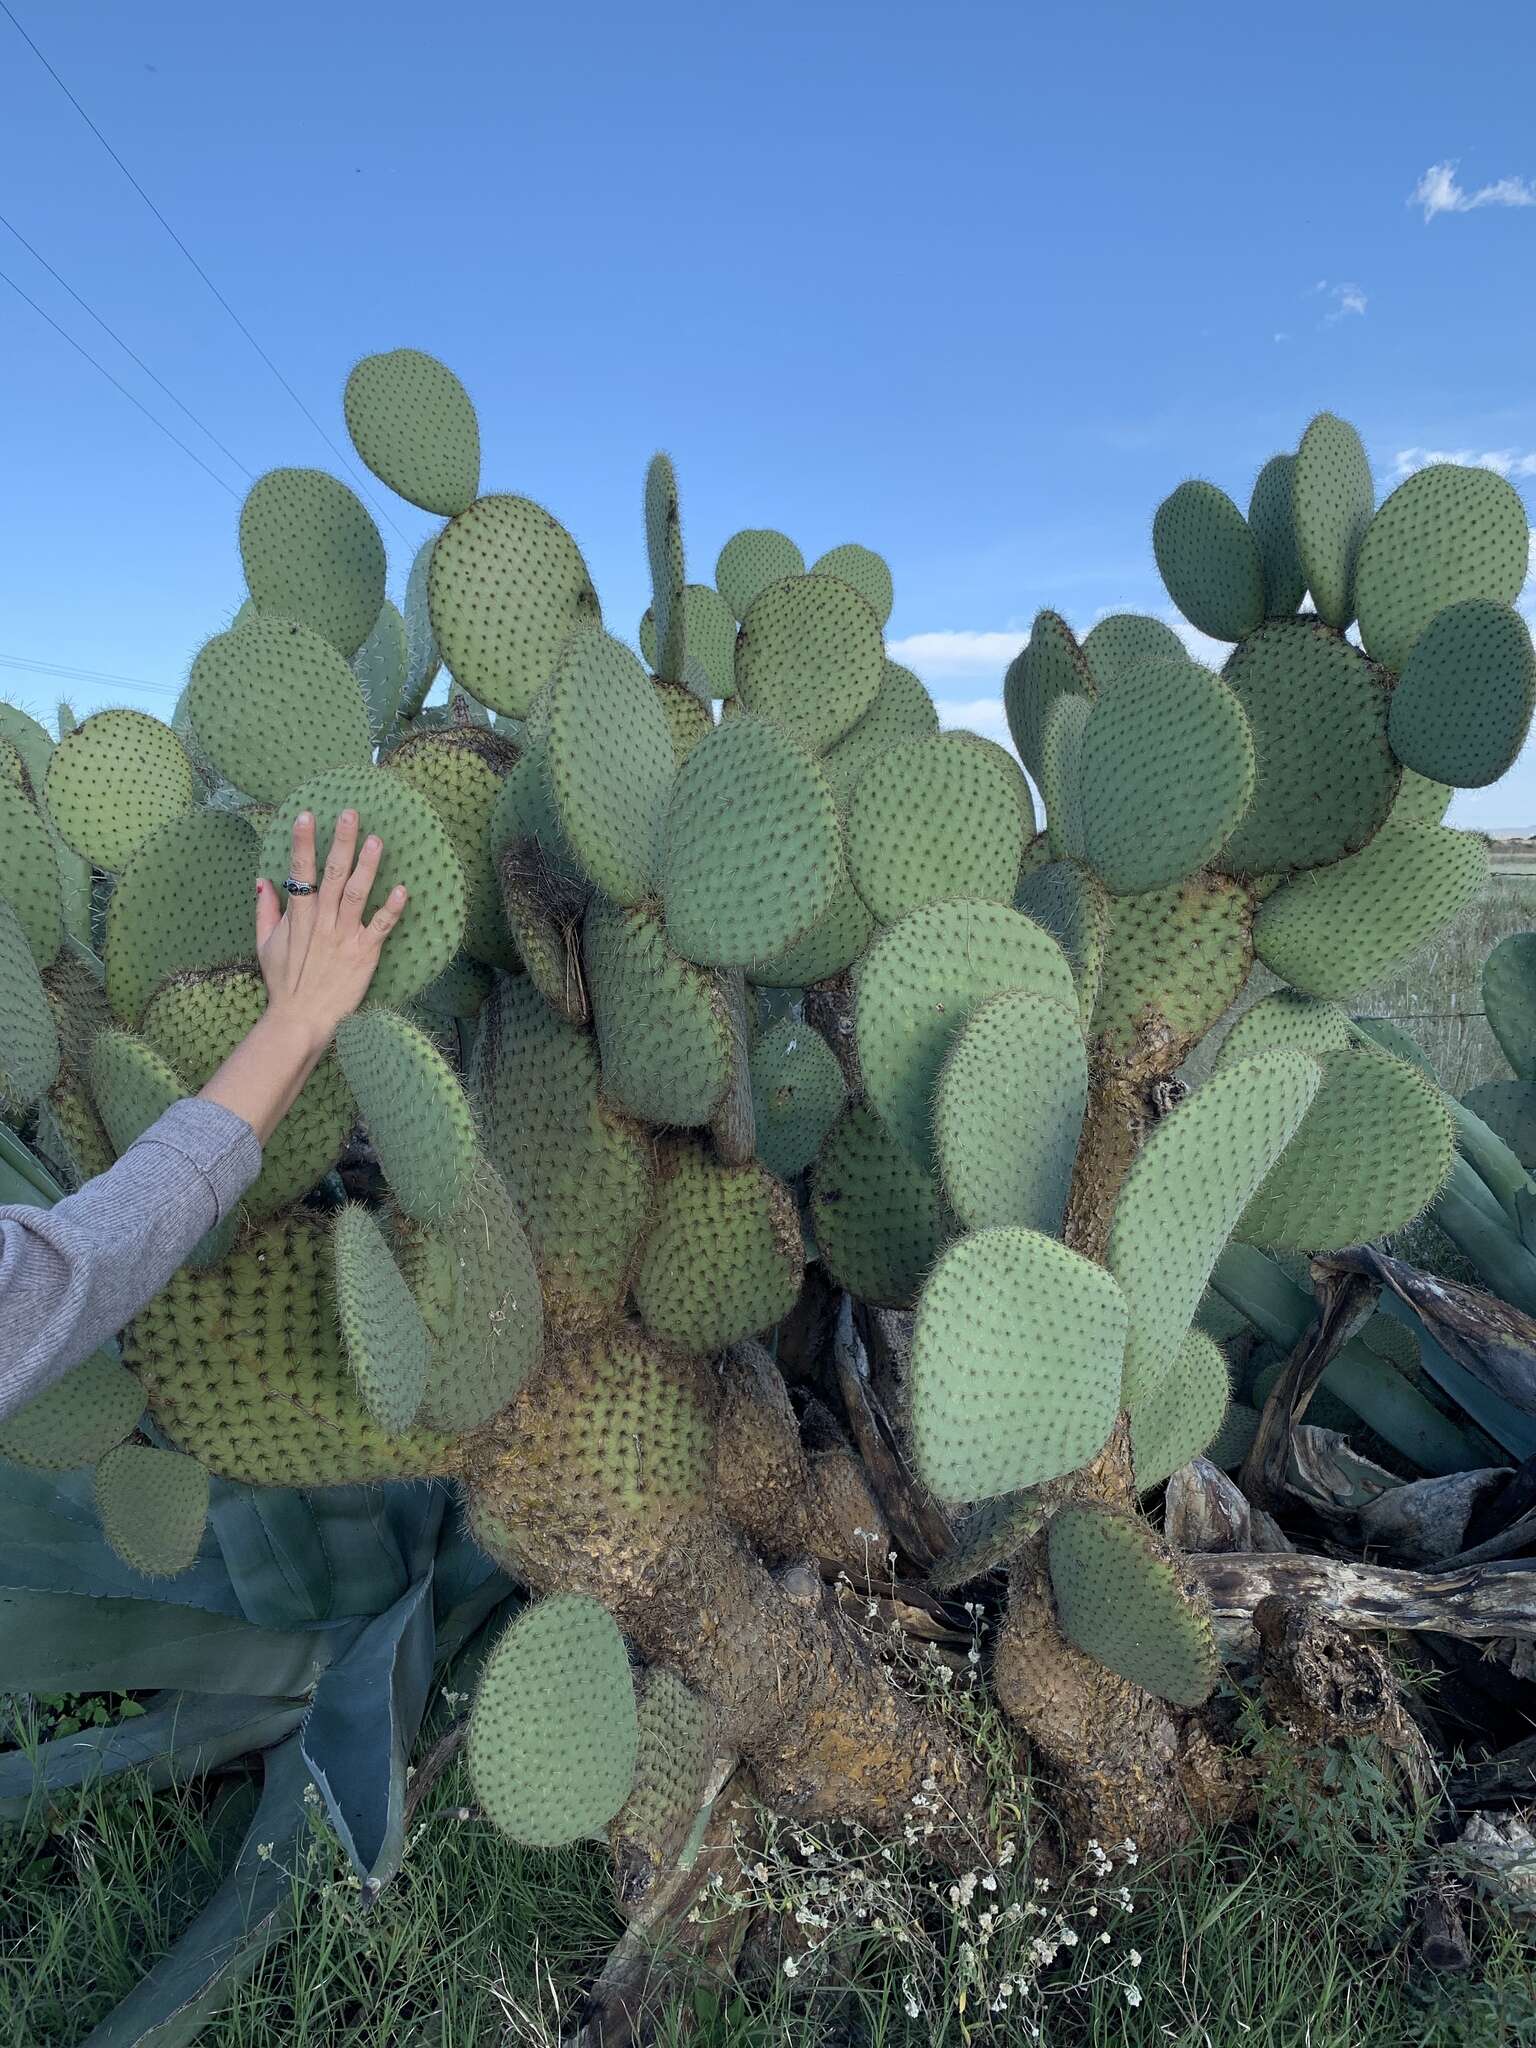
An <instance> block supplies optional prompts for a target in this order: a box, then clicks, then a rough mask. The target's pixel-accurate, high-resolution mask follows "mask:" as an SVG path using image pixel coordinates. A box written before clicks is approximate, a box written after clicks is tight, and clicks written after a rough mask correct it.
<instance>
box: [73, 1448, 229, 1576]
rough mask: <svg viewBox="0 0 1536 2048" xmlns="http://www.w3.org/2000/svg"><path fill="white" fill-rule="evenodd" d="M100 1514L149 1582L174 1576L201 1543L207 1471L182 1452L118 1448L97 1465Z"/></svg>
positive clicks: (121, 1551)
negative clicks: (153, 1579)
mask: <svg viewBox="0 0 1536 2048" xmlns="http://www.w3.org/2000/svg"><path fill="white" fill-rule="evenodd" d="M96 1511H97V1513H98V1514H99V1515H100V1516H101V1527H102V1533H103V1535H104V1536H105V1537H106V1539H107V1541H108V1543H110V1544H111V1546H112V1548H113V1549H114V1550H115V1551H116V1552H117V1554H118V1556H119V1557H120V1558H122V1560H123V1562H124V1563H125V1564H130V1565H132V1566H133V1568H134V1570H135V1571H136V1572H143V1573H144V1574H145V1576H146V1577H148V1578H163V1579H168V1578H174V1577H175V1575H176V1573H177V1572H183V1571H185V1570H186V1568H187V1566H188V1565H189V1564H191V1562H192V1560H193V1559H194V1558H195V1557H196V1556H197V1552H198V1546H199V1545H200V1544H201V1543H202V1540H203V1526H204V1524H205V1523H206V1522H207V1520H208V1474H207V1471H206V1470H205V1469H204V1467H203V1466H201V1465H200V1464H198V1462H197V1460H196V1459H195V1458H188V1457H185V1456H184V1455H183V1454H182V1453H181V1452H180V1451H157V1450H154V1449H153V1448H152V1447H151V1446H150V1445H148V1444H117V1445H116V1446H115V1447H114V1448H113V1449H112V1450H110V1451H108V1452H107V1453H106V1455H105V1456H104V1457H103V1458H102V1459H101V1460H100V1462H99V1463H98V1465H97V1467H96Z"/></svg>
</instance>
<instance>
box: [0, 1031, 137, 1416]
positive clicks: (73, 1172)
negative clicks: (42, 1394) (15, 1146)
mask: <svg viewBox="0 0 1536 2048" xmlns="http://www.w3.org/2000/svg"><path fill="white" fill-rule="evenodd" d="M37 1149H38V1151H39V1152H40V1153H42V1154H43V1156H44V1157H45V1159H46V1160H47V1161H48V1164H49V1165H50V1166H51V1167H52V1168H53V1170H54V1173H55V1175H56V1176H57V1178H58V1179H59V1180H60V1181H62V1182H63V1184H64V1185H65V1186H66V1187H71V1188H78V1187H82V1186H84V1184H85V1182H86V1181H88V1180H94V1179H95V1177H96V1175H97V1174H98V1173H105V1172H106V1170H107V1168H108V1167H109V1166H110V1165H111V1164H112V1161H113V1159H114V1157H115V1156H116V1155H115V1154H114V1153H113V1150H112V1141H111V1139H110V1138H109V1137H108V1136H107V1134H106V1131H105V1129H104V1128H103V1126H102V1122H101V1119H100V1117H98V1116H97V1114H96V1110H95V1107H94V1105H93V1104H92V1102H91V1099H90V1097H89V1095H87V1093H86V1090H85V1084H84V1083H83V1082H82V1081H81V1080H80V1079H79V1078H78V1076H77V1075H75V1074H74V1073H72V1072H69V1071H66V1072H65V1073H63V1074H62V1075H61V1076H60V1078H59V1079H58V1080H57V1081H56V1082H55V1083H54V1085H53V1087H52V1089H51V1090H50V1091H49V1094H48V1097H47V1099H46V1101H44V1102H42V1103H40V1104H39V1105H38V1113H37ZM0 1455H3V1453H0Z"/></svg>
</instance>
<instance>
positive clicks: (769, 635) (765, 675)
mask: <svg viewBox="0 0 1536 2048" xmlns="http://www.w3.org/2000/svg"><path fill="white" fill-rule="evenodd" d="M884 672H885V649H884V647H883V645H882V643H881V639H880V627H879V623H878V621H877V620H876V619H875V618H874V617H873V615H872V614H871V612H870V609H869V606H868V605H867V604H866V603H865V601H864V599H863V598H862V597H860V596H859V595H858V593H857V592H856V591H855V590H853V589H852V588H851V587H850V586H849V585H848V584H846V583H844V582H842V581H841V580H840V579H839V578H837V577H835V576H797V577H794V578H793V579H792V580H791V581H789V582H787V583H775V584H773V585H771V586H770V587H769V588H768V589H767V590H765V591H764V592H763V593H762V595H761V596H760V597H758V598H757V599H756V600H755V601H754V603H753V604H752V606H751V608H750V610H749V611H748V612H747V615H746V617H745V618H744V619H743V620H742V622H741V632H740V633H739V635H738V636H737V640H736V689H737V692H738V694H739V696H740V698H741V701H742V703H743V704H744V705H745V707H746V709H747V710H748V711H749V712H752V713H754V714H755V715H756V716H757V717H759V718H767V719H771V720H772V721H773V722H774V724H775V725H777V726H779V727H780V728H781V729H782V730H783V731H784V732H786V733H787V734H788V735H789V737H790V738H791V739H792V740H794V741H795V743H796V745H797V746H799V747H802V748H803V749H804V750H805V752H806V753H808V754H820V753H822V752H823V751H824V750H825V749H826V748H827V747H830V746H832V745H834V744H835V743H836V742H837V741H838V740H840V739H841V738H842V737H843V735H844V734H845V733H846V732H848V731H849V730H850V728H851V727H853V726H855V725H856V724H857V723H858V721H859V720H860V719H861V718H862V717H863V716H864V714H865V712H866V711H868V710H869V708H870V706H871V705H872V704H873V703H874V701H875V698H876V696H877V695H878V693H879V689H880V684H881V680H882V678H883V676H884Z"/></svg>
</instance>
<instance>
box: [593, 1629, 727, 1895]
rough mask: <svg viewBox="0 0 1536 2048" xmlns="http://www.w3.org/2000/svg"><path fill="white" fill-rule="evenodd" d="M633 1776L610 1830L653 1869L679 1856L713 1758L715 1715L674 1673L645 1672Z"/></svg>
mask: <svg viewBox="0 0 1536 2048" xmlns="http://www.w3.org/2000/svg"><path fill="white" fill-rule="evenodd" d="M637 1721H638V1734H639V1746H638V1748H637V1750H636V1754H635V1777H634V1784H633V1786H632V1788H631V1790H630V1794H629V1797H628V1799H627V1800H626V1801H625V1803H624V1810H623V1812H622V1813H621V1814H620V1815H619V1818H618V1821H617V1823H616V1828H615V1832H616V1834H617V1835H618V1837H619V1838H620V1839H621V1840H622V1841H625V1842H633V1843H635V1844H636V1845H637V1846H638V1847H639V1848H640V1850H641V1852H642V1854H643V1855H644V1856H645V1859H646V1862H647V1863H648V1864H649V1865H650V1866H651V1867H653V1868H658V1869H665V1868H669V1867H670V1866H671V1864H672V1863H673V1862H674V1861H675V1860H676V1858H677V1857H678V1855H679V1854H680V1853H681V1852H682V1850H683V1848H684V1846H685V1844H686V1842H687V1839H688V1834H689V1831H690V1830H691V1828H692V1826H693V1823H694V1819H695V1817H696V1816H697V1814H698V1810H699V1806H700V1804H701V1802H702V1799H703V1796H704V1787H705V1780H706V1778H707V1776H708V1772H709V1766H710V1763H711V1760H712V1757H713V1735H714V1714H713V1712H712V1710H711V1708H710V1706H709V1704H708V1702H707V1701H705V1700H702V1699H700V1697H699V1695H698V1694H697V1693H696V1692H690V1690H689V1689H688V1687H687V1686H686V1685H684V1683H683V1681H682V1680H681V1679H680V1678H679V1677H677V1676H676V1674H675V1673H673V1672H671V1671H668V1670H667V1669H666V1668H665V1667H664V1666H655V1667H653V1668H652V1669H651V1670H650V1671H648V1672H647V1673H646V1677H645V1684H644V1688H643V1690H642V1691H641V1693H640V1696H639V1704H638V1714H637Z"/></svg>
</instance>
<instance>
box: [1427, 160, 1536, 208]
mask: <svg viewBox="0 0 1536 2048" xmlns="http://www.w3.org/2000/svg"><path fill="white" fill-rule="evenodd" d="M1408 204H1409V205H1410V206H1422V207H1423V209H1424V218H1425V220H1426V221H1432V220H1433V219H1434V217H1435V215H1436V214H1437V213H1473V212H1475V211H1476V209H1477V208H1478V207H1480V206H1536V184H1533V183H1532V182H1531V181H1530V179H1528V178H1496V179H1495V180H1494V182H1493V183H1492V184H1491V185H1479V186H1478V188H1477V190H1476V191H1475V192H1469V191H1468V190H1467V189H1466V187H1465V186H1464V185H1460V184H1458V183H1457V182H1456V165H1455V163H1454V162H1451V163H1443V164H1431V165H1430V167H1429V169H1428V170H1427V171H1426V172H1425V173H1424V175H1423V177H1422V178H1420V180H1419V182H1418V184H1417V185H1415V186H1414V188H1413V190H1412V192H1410V193H1409V195H1408Z"/></svg>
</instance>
